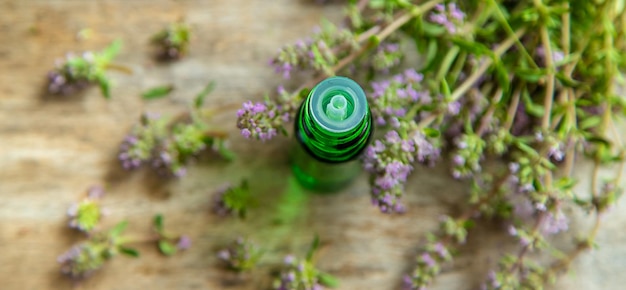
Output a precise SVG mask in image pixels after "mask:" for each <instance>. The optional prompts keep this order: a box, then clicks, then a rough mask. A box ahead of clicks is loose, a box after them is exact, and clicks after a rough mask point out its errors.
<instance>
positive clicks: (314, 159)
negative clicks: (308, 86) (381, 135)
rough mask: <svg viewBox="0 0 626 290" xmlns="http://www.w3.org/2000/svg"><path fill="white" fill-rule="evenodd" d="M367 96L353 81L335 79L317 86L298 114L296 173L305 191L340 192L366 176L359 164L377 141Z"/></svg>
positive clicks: (293, 163)
mask: <svg viewBox="0 0 626 290" xmlns="http://www.w3.org/2000/svg"><path fill="white" fill-rule="evenodd" d="M372 126H373V125H372V114H371V112H370V109H369V106H368V104H367V99H366V97H365V92H363V89H362V88H361V87H360V86H359V85H358V84H357V83H356V82H355V81H353V80H351V79H349V78H346V77H331V78H327V79H325V80H323V81H322V82H320V83H319V84H317V85H316V86H315V87H314V88H313V89H312V90H311V92H310V93H309V95H308V96H307V98H306V99H305V100H304V102H303V103H302V105H301V106H300V109H299V110H298V112H297V114H296V119H295V129H294V135H295V138H296V144H295V145H294V148H293V150H292V152H291V156H290V157H291V158H290V159H291V168H292V170H293V173H294V175H295V177H296V179H297V180H298V181H299V182H300V183H301V184H302V185H303V186H304V187H306V188H308V189H312V190H317V191H326V192H332V191H336V190H339V189H341V188H343V187H345V186H346V185H348V184H350V182H351V181H352V180H353V179H354V178H355V177H356V176H357V175H359V173H360V172H361V165H360V164H359V162H358V160H357V158H358V157H359V155H360V154H361V153H362V152H363V150H364V149H365V147H366V146H367V144H368V143H369V141H370V138H371V135H372V130H373V127H372Z"/></svg>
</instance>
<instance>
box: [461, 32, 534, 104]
mask: <svg viewBox="0 0 626 290" xmlns="http://www.w3.org/2000/svg"><path fill="white" fill-rule="evenodd" d="M525 31H526V29H524V28H522V29H520V30H518V31H517V32H516V33H515V34H514V35H511V36H509V37H508V38H507V39H506V40H505V41H504V42H502V44H500V45H499V46H498V47H497V48H496V49H495V50H494V55H495V58H499V57H500V56H501V55H502V54H504V52H505V51H507V50H508V49H509V48H511V46H513V44H514V43H515V39H517V38H519V37H521V36H522V35H523V34H524V33H525ZM481 61H482V63H481V65H480V66H479V67H478V68H477V69H476V71H474V73H472V74H471V75H470V76H469V77H468V78H467V79H466V80H465V81H464V82H463V83H462V84H461V85H460V86H458V87H457V88H456V89H455V90H454V91H453V92H452V94H451V95H450V101H456V100H458V99H459V98H460V97H461V96H462V95H463V94H465V93H466V92H467V90H469V88H471V87H472V86H473V85H474V84H475V83H476V81H478V79H479V78H480V77H481V76H482V75H483V74H484V73H485V72H486V71H487V69H488V68H489V66H491V64H492V62H493V59H492V58H490V57H483V58H481Z"/></svg>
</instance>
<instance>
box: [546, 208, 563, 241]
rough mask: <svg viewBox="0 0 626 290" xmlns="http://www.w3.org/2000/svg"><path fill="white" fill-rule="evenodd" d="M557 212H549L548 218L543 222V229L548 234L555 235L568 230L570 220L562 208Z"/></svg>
mask: <svg viewBox="0 0 626 290" xmlns="http://www.w3.org/2000/svg"><path fill="white" fill-rule="evenodd" d="M555 211H556V212H548V213H547V216H546V220H545V221H544V223H543V226H542V231H543V233H544V234H546V235H553V234H556V233H558V232H562V231H567V229H568V224H569V220H568V219H567V216H565V214H563V212H562V211H561V210H560V209H556V210H555Z"/></svg>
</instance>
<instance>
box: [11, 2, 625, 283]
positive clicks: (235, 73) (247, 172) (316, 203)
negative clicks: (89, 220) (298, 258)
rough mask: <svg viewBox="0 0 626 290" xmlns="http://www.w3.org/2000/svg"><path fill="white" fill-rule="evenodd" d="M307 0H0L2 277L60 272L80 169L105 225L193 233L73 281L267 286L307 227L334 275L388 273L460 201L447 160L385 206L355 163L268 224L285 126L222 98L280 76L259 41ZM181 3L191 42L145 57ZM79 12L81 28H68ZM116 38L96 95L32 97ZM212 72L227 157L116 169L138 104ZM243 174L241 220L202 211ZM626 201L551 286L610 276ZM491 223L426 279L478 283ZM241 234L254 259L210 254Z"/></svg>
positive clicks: (180, 102)
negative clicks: (323, 191) (258, 250)
mask: <svg viewBox="0 0 626 290" xmlns="http://www.w3.org/2000/svg"><path fill="white" fill-rule="evenodd" d="M310 2H313V1H296V0H271V1H269V0H222V1H218V0H213V1H165V0H149V1H148V0H141V1H140V0H134V1H121V0H120V1H60V0H52V1H43V0H41V1H37V0H23V1H17V0H16V1H7V0H2V1H0V247H1V248H0V289H16V290H18V289H19V290H22V289H36V290H40V289H70V288H72V283H71V282H69V281H68V280H67V279H65V277H62V276H61V275H60V273H59V267H58V264H57V263H56V257H57V256H58V255H59V254H61V253H62V252H64V251H65V250H66V249H68V248H69V247H70V246H71V245H72V243H74V242H76V241H79V240H80V239H81V236H80V235H78V234H74V233H73V232H72V231H70V230H69V229H67V227H66V224H67V218H66V216H65V212H66V210H67V208H68V206H69V205H70V204H71V203H73V202H76V201H78V200H79V199H80V198H82V197H83V196H84V191H85V189H86V188H87V187H89V186H90V185H92V184H101V185H104V186H106V187H107V191H108V194H107V195H106V197H105V198H104V200H103V203H104V204H105V206H106V207H107V208H108V209H109V211H110V215H109V216H107V217H106V219H105V220H104V225H105V226H111V225H113V224H115V223H116V222H118V221H120V220H123V219H128V220H129V221H130V223H131V225H130V227H129V229H128V231H129V232H131V231H132V232H136V233H140V234H144V233H145V234H147V233H149V227H150V220H151V218H152V216H153V215H154V214H156V213H163V214H164V215H165V217H166V226H167V227H168V228H169V229H171V230H172V231H174V232H182V233H187V234H189V235H190V236H191V238H192V239H193V246H192V248H191V249H190V250H188V251H186V252H184V253H182V254H180V255H176V256H173V257H170V258H165V257H162V256H160V255H159V254H158V253H157V251H156V249H155V248H154V247H153V246H151V245H150V246H149V245H145V246H140V247H139V249H140V250H141V253H142V257H141V258H140V259H131V258H126V257H119V258H116V259H114V260H113V261H112V262H111V263H110V264H108V265H107V266H106V267H105V268H104V269H103V270H102V271H100V272H98V273H96V274H95V275H94V276H93V277H92V278H90V279H89V280H87V281H86V282H85V283H82V284H81V285H80V287H82V288H83V289H266V287H267V286H268V285H269V283H270V280H269V272H270V270H271V268H272V265H275V264H276V263H278V262H279V261H280V260H281V257H282V256H283V255H285V254H287V253H294V254H296V255H304V253H305V251H306V248H307V246H308V243H309V242H310V241H311V239H312V237H313V234H314V233H318V234H319V235H320V237H321V240H322V242H323V247H322V250H321V251H320V253H319V255H318V262H319V263H318V264H319V266H320V268H321V269H323V270H326V271H328V272H330V273H332V274H334V275H336V276H338V277H339V278H340V279H341V287H340V289H398V288H399V286H400V281H401V277H402V275H404V273H406V272H407V271H408V270H409V269H410V268H411V267H412V265H413V257H414V255H415V253H416V250H417V249H418V246H419V245H420V242H421V241H422V240H423V238H424V234H425V233H426V232H428V231H430V230H433V229H435V228H436V227H437V223H438V217H439V216H440V215H442V214H454V213H456V212H458V211H459V210H460V209H461V208H462V205H461V201H462V200H463V198H464V194H465V193H464V191H465V185H464V184H463V183H460V182H456V181H452V180H451V179H449V178H448V177H447V174H445V172H446V168H445V166H440V167H436V168H422V167H420V168H418V169H417V170H416V171H415V172H414V174H413V176H412V177H411V182H410V184H409V186H408V191H409V194H408V196H407V197H406V199H405V200H406V204H407V206H408V213H407V214H405V215H402V216H386V215H382V214H380V213H379V212H378V211H377V210H376V209H375V208H374V207H372V206H370V205H369V197H368V189H367V184H366V181H365V177H364V176H362V177H361V178H360V179H359V180H358V181H357V182H356V184H355V185H354V186H352V187H351V188H349V189H348V190H345V191H344V192H341V193H339V194H336V195H330V196H320V195H310V194H304V195H302V196H301V197H302V198H301V199H299V201H298V200H296V202H299V205H298V206H300V207H301V210H299V211H297V212H295V213H292V214H291V217H290V218H289V219H288V220H287V221H286V222H285V223H283V224H280V225H276V224H274V223H273V222H272V221H273V220H274V218H275V217H276V216H277V215H278V214H279V213H281V212H283V209H284V208H285V207H286V206H287V205H286V204H285V200H286V197H285V192H288V191H292V192H294V189H293V187H294V184H293V181H292V180H290V178H289V169H288V167H287V164H286V156H285V154H284V152H285V150H286V149H287V148H288V146H289V141H288V140H285V139H284V138H282V139H280V138H279V140H278V141H277V142H271V143H267V144H262V143H257V142H250V141H246V140H244V139H243V138H241V137H240V136H239V135H238V132H237V129H236V128H235V125H234V124H235V107H232V106H230V107H229V105H232V104H236V103H241V102H242V101H243V100H247V99H257V100H259V99H261V97H262V95H263V94H264V92H270V91H272V90H274V88H275V87H276V85H278V84H279V83H280V82H281V80H280V79H279V77H278V76H277V75H275V74H273V71H272V69H271V68H270V67H268V66H267V62H268V60H269V58H270V57H271V56H272V55H273V53H275V52H276V50H277V49H278V48H279V47H280V46H281V45H283V44H285V43H290V42H293V41H295V40H297V39H299V38H301V37H303V36H304V35H306V34H308V33H310V32H311V30H312V29H313V27H314V26H315V25H316V23H318V21H319V20H320V18H321V17H323V16H324V17H328V18H330V19H331V20H335V21H336V20H338V19H339V14H340V10H341V9H339V6H327V7H321V6H318V5H314V4H310ZM180 17H184V18H185V19H186V20H187V21H188V22H189V23H191V25H192V26H193V28H194V38H193V42H192V45H191V54H190V56H189V57H188V58H187V59H185V60H182V61H180V62H176V63H171V64H157V63H155V62H154V61H153V60H152V58H151V54H150V51H151V50H150V48H149V46H148V45H147V38H148V36H149V35H150V34H152V33H153V32H155V31H157V30H159V29H160V28H161V27H162V26H163V25H165V24H166V23H168V22H170V21H174V20H176V19H179V18H180ZM85 28H89V29H92V31H93V36H92V37H91V38H89V39H86V40H82V41H78V40H76V34H77V33H78V32H79V31H80V30H81V29H85ZM116 38H120V39H122V40H123V41H124V49H123V51H122V53H121V55H120V56H119V57H118V58H117V61H118V62H119V63H121V64H124V65H127V66H129V67H131V68H132V70H133V71H134V73H133V74H132V75H125V74H121V73H117V72H111V73H110V74H109V75H110V76H111V78H112V79H113V81H114V87H113V90H112V94H113V98H112V99H111V100H110V101H106V100H105V99H104V98H102V97H101V96H100V94H99V92H98V90H97V89H95V88H94V89H90V90H88V91H87V92H86V93H85V94H83V95H81V96H77V97H69V98H58V99H45V98H42V97H41V91H42V88H43V87H44V85H45V75H46V72H47V71H48V70H49V69H50V68H51V67H52V66H53V63H54V60H55V58H58V57H60V56H63V55H64V54H65V53H66V52H67V51H82V50H87V49H100V48H102V47H104V46H105V45H106V44H108V43H109V42H110V41H112V40H114V39H116ZM210 80H214V81H215V82H216V83H217V87H216V90H215V92H214V93H213V94H212V95H210V98H209V100H210V101H209V105H210V106H215V107H218V106H226V107H229V109H228V110H223V111H221V112H220V113H219V114H218V115H217V116H216V118H215V126H216V128H221V129H224V130H227V131H228V132H229V133H230V134H231V135H232V136H233V137H232V138H231V144H232V148H233V150H234V151H236V152H237V153H238V154H239V159H238V160H237V161H236V162H233V163H225V162H222V161H219V160H217V159H210V158H208V159H204V160H202V161H201V162H199V163H198V164H195V165H193V166H192V167H191V168H190V170H189V175H188V176H187V177H185V178H184V179H182V180H180V181H172V182H165V181H162V180H159V179H158V178H155V177H154V175H153V174H152V172H149V171H145V170H144V171H139V172H134V173H132V174H126V173H125V172H124V171H123V170H121V169H120V166H119V163H118V162H117V161H116V159H115V156H116V153H117V149H118V146H119V141H120V140H121V139H122V138H123V136H124V135H125V134H126V133H127V132H128V130H129V128H130V127H131V126H132V124H133V123H134V122H135V121H136V120H137V117H138V116H139V114H140V113H141V112H143V111H146V110H148V111H154V112H160V113H165V114H175V113H177V112H181V111H183V110H184V109H185V106H187V105H188V104H189V103H190V101H191V99H192V98H193V96H194V95H195V94H196V93H197V92H199V91H200V90H201V88H202V87H203V86H205V85H206V84H207V83H208V82H209V81H210ZM166 83H173V84H174V85H175V87H176V89H175V91H174V92H173V94H172V95H171V97H170V98H168V99H163V100H157V101H152V102H144V101H142V100H141V98H140V97H139V94H140V93H141V92H142V91H143V90H145V89H147V88H150V87H153V86H155V85H161V84H166ZM292 85H293V84H292ZM588 172H589V168H588V166H587V167H585V166H581V167H580V168H579V175H580V176H583V177H584V176H587V175H588ZM243 177H247V178H249V179H250V183H251V186H252V188H253V192H254V194H255V195H256V196H258V198H259V201H260V202H259V206H258V208H256V209H253V210H252V211H251V212H250V218H249V219H248V220H246V221H244V222H241V221H237V220H234V219H224V218H218V217H216V216H214V215H212V214H211V213H210V201H211V193H212V191H213V190H214V189H215V188H217V187H219V186H220V185H222V184H224V183H225V182H234V183H236V182H238V181H239V180H240V179H241V178H243ZM585 184H586V183H585V182H583V183H582V185H583V186H584V185H585ZM295 192H297V191H295ZM292 202H293V201H292ZM624 206H625V202H624V199H622V201H621V202H620V205H618V206H617V207H616V208H615V209H614V210H613V211H612V212H611V213H610V214H609V215H608V216H607V217H606V224H605V226H604V227H603V228H602V230H601V232H600V234H599V239H598V243H599V245H600V248H599V249H598V250H594V251H593V252H591V253H586V254H584V255H583V256H582V257H581V259H580V260H578V261H577V262H576V264H575V265H574V268H573V269H572V272H570V274H568V275H566V276H564V277H562V278H561V279H560V280H559V282H558V283H557V285H556V286H555V287H554V288H555V289H575V290H577V289H580V290H583V289H584V290H589V289H623V288H622V286H623V285H626V275H624V274H623V272H624V270H626V243H624V242H626V231H625V230H624V228H625V226H626V213H624ZM585 228H586V223H582V222H581V220H580V219H575V220H573V224H572V229H571V232H570V233H568V234H567V235H563V236H560V237H557V239H559V240H563V241H569V240H570V239H571V237H573V236H574V234H575V233H577V232H579V231H580V230H582V229H585ZM498 232H502V231H501V229H499V228H498V226H497V225H493V226H492V227H479V228H478V229H476V231H474V232H472V234H471V237H470V241H469V243H468V245H466V246H465V247H464V248H463V255H461V256H460V257H459V258H458V259H457V260H456V262H455V263H454V264H453V265H450V266H448V267H446V268H445V270H444V273H443V274H442V275H441V276H440V277H439V279H438V281H437V283H436V284H435V285H434V286H433V287H432V289H477V288H478V287H479V285H480V283H481V281H482V280H483V278H484V277H485V276H486V273H487V271H488V269H489V267H490V266H493V263H494V262H495V261H496V257H497V256H498V254H501V253H503V252H504V251H505V250H507V249H509V248H508V247H507V246H505V245H506V244H507V243H511V239H510V238H508V237H505V236H502V235H500V234H497V233H498ZM239 235H243V236H248V237H251V238H252V239H254V240H256V241H257V242H258V243H259V244H261V245H263V246H264V247H265V248H266V249H267V250H268V252H267V256H266V259H265V260H264V261H265V262H264V264H263V265H262V266H261V267H259V268H258V269H257V270H256V271H254V272H253V273H252V274H249V275H244V276H239V277H238V276H235V275H233V274H231V273H229V272H227V271H224V270H222V268H220V267H219V263H218V261H217V259H216V257H215V252H216V250H217V249H219V248H220V247H221V246H223V245H224V244H225V243H226V242H228V241H230V240H232V239H234V238H235V237H237V236H239Z"/></svg>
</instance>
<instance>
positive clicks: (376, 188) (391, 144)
mask: <svg viewBox="0 0 626 290" xmlns="http://www.w3.org/2000/svg"><path fill="white" fill-rule="evenodd" d="M438 155H439V150H438V149H435V148H434V147H433V146H432V144H430V143H429V142H428V141H427V140H426V139H425V138H424V136H423V135H422V134H420V133H413V134H411V135H409V136H408V137H407V139H402V138H401V137H400V135H399V134H398V132H397V131H395V130H392V131H389V132H387V134H385V138H384V139H382V140H375V141H374V142H373V144H371V145H370V146H368V147H367V148H366V150H365V154H364V155H363V165H364V168H365V170H367V171H368V172H370V173H371V174H372V176H371V178H370V184H371V186H372V204H374V205H376V206H378V207H379V208H380V210H381V211H382V212H383V213H392V212H403V211H404V210H405V208H404V206H403V205H402V204H401V203H400V200H399V198H400V195H401V194H402V192H403V188H404V184H405V183H406V180H407V178H408V175H409V174H410V173H411V171H412V170H413V166H412V165H411V163H413V162H414V161H416V160H418V161H420V162H425V161H428V160H431V158H436V157H437V156H438Z"/></svg>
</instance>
